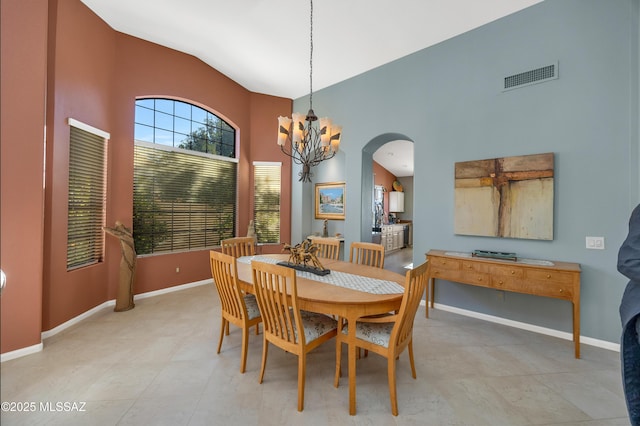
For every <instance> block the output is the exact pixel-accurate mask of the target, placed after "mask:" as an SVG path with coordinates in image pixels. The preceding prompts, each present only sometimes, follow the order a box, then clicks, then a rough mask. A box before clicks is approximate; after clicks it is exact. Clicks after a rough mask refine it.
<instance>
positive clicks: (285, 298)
mask: <svg viewBox="0 0 640 426" xmlns="http://www.w3.org/2000/svg"><path fill="white" fill-rule="evenodd" d="M251 268H252V274H253V286H254V288H255V293H256V299H258V306H259V308H260V312H261V314H262V319H263V322H264V332H263V345H262V367H261V368H260V383H262V380H263V378H264V370H265V367H266V365H267V352H268V348H269V343H271V344H273V345H274V346H277V347H279V348H281V349H283V350H285V351H286V352H289V353H292V354H294V355H297V356H298V411H302V410H303V408H304V383H305V374H306V366H307V353H308V352H310V351H312V350H313V349H315V348H317V347H318V346H319V345H321V344H322V343H324V342H326V341H328V340H329V339H331V338H332V337H334V336H335V335H336V333H337V330H336V320H334V319H333V318H331V317H328V316H326V315H322V314H317V313H313V312H307V311H303V310H300V308H299V306H298V290H297V284H296V271H295V270H294V269H291V268H287V267H285V266H279V265H273V264H269V263H264V262H258V261H255V260H254V261H252V262H251ZM299 330H302V332H299Z"/></svg>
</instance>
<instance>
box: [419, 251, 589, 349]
mask: <svg viewBox="0 0 640 426" xmlns="http://www.w3.org/2000/svg"><path fill="white" fill-rule="evenodd" d="M427 260H428V267H427V278H428V280H429V281H428V282H430V283H431V286H430V287H431V308H433V301H434V299H435V280H436V278H437V279H440V280H447V281H452V282H457V283H462V284H470V285H475V286H479V287H487V288H492V289H496V290H504V291H511V292H515V293H526V294H533V295H535V296H544V297H553V298H556V299H563V300H568V301H569V302H571V304H572V305H573V342H574V345H575V357H576V358H580V265H579V264H577V263H567V262H556V261H545V260H532V259H521V260H518V261H517V262H515V261H512V260H500V259H490V258H484V257H473V256H471V253H457V252H451V251H444V250H430V251H429V252H428V253H427ZM426 302H427V306H428V305H429V286H428V287H427V300H426ZM426 316H427V318H428V317H429V309H428V308H427V309H426Z"/></svg>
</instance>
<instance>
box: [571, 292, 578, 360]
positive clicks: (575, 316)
mask: <svg viewBox="0 0 640 426" xmlns="http://www.w3.org/2000/svg"><path fill="white" fill-rule="evenodd" d="M571 304H572V305H573V344H574V346H575V352H576V358H580V305H579V304H578V303H576V302H571Z"/></svg>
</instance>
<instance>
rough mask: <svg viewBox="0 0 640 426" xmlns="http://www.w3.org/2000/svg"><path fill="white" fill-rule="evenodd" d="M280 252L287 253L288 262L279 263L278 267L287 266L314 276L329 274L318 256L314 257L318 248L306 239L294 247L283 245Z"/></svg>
mask: <svg viewBox="0 0 640 426" xmlns="http://www.w3.org/2000/svg"><path fill="white" fill-rule="evenodd" d="M282 251H285V252H286V251H288V252H289V261H288V262H279V263H278V264H279V265H283V266H288V267H290V268H294V269H297V270H299V271H306V272H311V273H314V274H316V275H326V274H328V273H329V272H330V271H329V270H328V269H325V268H324V266H322V263H320V261H319V260H318V256H316V253H317V252H318V246H316V245H315V244H313V242H312V241H311V240H310V239H308V238H307V239H306V240H304V241H303V242H302V243H300V244H296V245H295V246H291V245H289V244H285V245H284V247H283V248H282Z"/></svg>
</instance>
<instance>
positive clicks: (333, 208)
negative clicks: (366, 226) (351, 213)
mask: <svg viewBox="0 0 640 426" xmlns="http://www.w3.org/2000/svg"><path fill="white" fill-rule="evenodd" d="M345 195H346V194H345V183H344V182H330V183H316V197H315V198H316V219H333V220H344V218H345V206H346V203H345Z"/></svg>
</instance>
